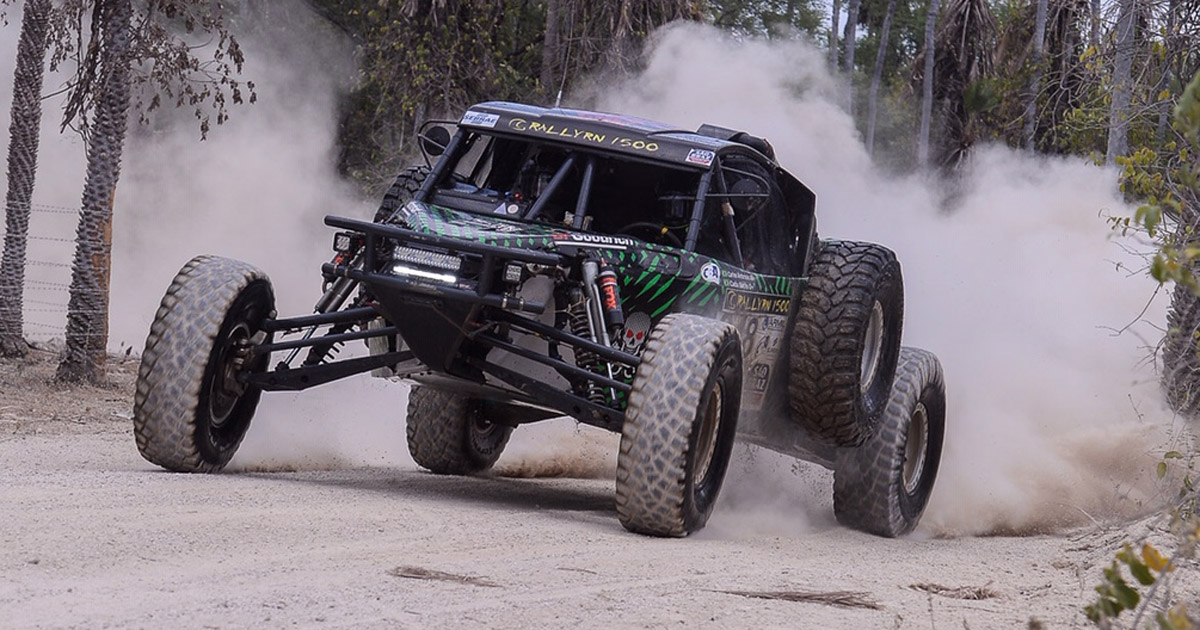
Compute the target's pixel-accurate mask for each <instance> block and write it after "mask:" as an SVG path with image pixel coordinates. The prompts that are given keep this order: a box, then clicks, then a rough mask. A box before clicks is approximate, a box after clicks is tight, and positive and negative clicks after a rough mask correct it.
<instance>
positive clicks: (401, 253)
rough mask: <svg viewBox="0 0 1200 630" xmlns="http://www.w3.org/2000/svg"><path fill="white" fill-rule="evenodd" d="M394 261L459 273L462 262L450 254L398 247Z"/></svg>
mask: <svg viewBox="0 0 1200 630" xmlns="http://www.w3.org/2000/svg"><path fill="white" fill-rule="evenodd" d="M392 260H395V261H396V262H405V263H410V264H413V265H420V266H422V267H434V268H436V269H445V270H446V271H451V272H455V273H457V272H458V270H459V267H460V265H461V264H462V262H461V261H460V260H459V259H458V257H457V256H451V255H450V254H439V253H437V252H431V251H427V250H424V249H416V248H413V247H404V246H399V247H396V249H395V250H394V252H393V253H392Z"/></svg>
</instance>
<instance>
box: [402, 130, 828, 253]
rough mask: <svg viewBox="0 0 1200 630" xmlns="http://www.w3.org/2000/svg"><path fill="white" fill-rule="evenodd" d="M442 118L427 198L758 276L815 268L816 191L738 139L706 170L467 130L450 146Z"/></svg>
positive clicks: (425, 141) (422, 192)
mask: <svg viewBox="0 0 1200 630" xmlns="http://www.w3.org/2000/svg"><path fill="white" fill-rule="evenodd" d="M431 125H455V123H454V122H451V121H431V122H429V123H426V126H425V127H423V128H422V131H421V137H422V143H421V144H422V147H423V149H425V151H426V159H427V160H430V158H431V157H437V158H438V159H436V161H432V162H431V166H430V168H431V173H430V176H429V177H428V178H427V179H426V181H425V183H424V185H423V186H421V188H420V189H419V190H418V191H417V193H416V195H415V196H414V198H415V199H416V200H417V201H423V202H429V203H432V204H434V205H443V206H446V207H451V208H455V209H460V210H466V211H470V212H475V213H481V214H498V215H502V216H505V217H506V218H509V219H517V220H521V221H529V222H542V223H549V224H557V225H561V226H563V227H566V228H571V229H575V230H586V231H591V232H595V233H598V234H612V235H617V234H622V235H629V236H635V237H638V238H642V239H643V240H646V241H648V242H655V243H659V244H664V245H670V246H674V247H677V248H679V249H683V250H685V251H689V252H697V253H700V254H703V255H707V256H711V257H714V258H717V259H720V260H723V261H725V262H728V263H731V264H735V265H737V266H739V267H742V268H745V269H748V270H751V271H755V272H757V273H765V274H769V275H778V276H790V277H797V276H801V275H804V273H805V271H806V270H805V268H804V267H805V261H806V260H807V258H808V250H809V247H810V243H811V240H812V238H813V234H814V231H815V220H814V209H815V202H816V200H815V196H814V195H813V193H812V192H811V191H809V190H808V189H807V188H806V187H805V186H804V185H803V184H801V183H800V182H799V181H797V180H795V178H793V177H792V176H791V175H790V174H788V173H787V172H786V171H784V170H783V169H781V168H779V167H778V166H777V165H775V164H774V163H773V162H772V161H771V160H770V159H769V158H767V157H766V156H764V155H762V154H761V153H759V152H758V151H756V150H754V149H752V148H750V147H749V146H745V145H741V144H738V143H732V142H730V143H726V144H725V146H723V147H722V148H720V149H718V150H717V151H714V152H713V156H712V158H711V164H709V165H707V166H700V165H685V164H677V163H672V162H666V161H662V160H654V159H649V158H645V157H641V156H638V155H631V154H629V153H628V152H615V151H603V150H598V149H591V148H586V147H582V146H579V145H577V144H568V143H556V142H552V141H546V140H543V139H541V138H530V137H528V136H523V135H520V134H514V133H505V132H502V131H497V130H488V131H483V130H478V129H472V128H469V127H465V126H459V127H458V129H457V131H456V132H455V133H454V134H453V135H449V134H448V133H447V134H444V135H443V138H446V136H448V139H446V140H445V141H444V142H438V141H437V140H436V139H434V138H432V136H431V134H430V132H429V130H430V129H431ZM707 127H708V126H705V127H702V128H701V129H702V130H703V129H705V128H707ZM653 135H654V134H648V135H647V137H650V138H652V137H653ZM743 135H744V134H743ZM439 154H440V155H439Z"/></svg>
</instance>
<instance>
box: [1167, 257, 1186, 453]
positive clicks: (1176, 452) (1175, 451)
mask: <svg viewBox="0 0 1200 630" xmlns="http://www.w3.org/2000/svg"><path fill="white" fill-rule="evenodd" d="M1187 251H1188V252H1189V254H1188V256H1189V257H1191V256H1192V254H1191V253H1190V252H1191V248H1189V249H1188V250H1187ZM1163 459H1183V453H1180V452H1179V451H1167V452H1166V453H1163Z"/></svg>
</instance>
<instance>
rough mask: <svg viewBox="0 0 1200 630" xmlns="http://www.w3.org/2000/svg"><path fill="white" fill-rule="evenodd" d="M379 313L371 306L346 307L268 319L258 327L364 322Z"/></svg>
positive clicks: (271, 329) (292, 327) (270, 329)
mask: <svg viewBox="0 0 1200 630" xmlns="http://www.w3.org/2000/svg"><path fill="white" fill-rule="evenodd" d="M378 315H379V311H376V310H375V308H374V307H371V306H360V307H358V308H348V309H346V310H344V311H333V312H332V313H318V314H316V315H305V316H303V317H288V318H286V319H268V320H266V321H264V322H263V323H262V326H260V328H261V329H262V330H264V331H266V332H275V331H278V330H300V329H301V328H308V327H310V326H325V325H327V324H349V323H350V322H359V321H361V322H365V321H367V320H370V319H374V318H375V317H376V316H378Z"/></svg>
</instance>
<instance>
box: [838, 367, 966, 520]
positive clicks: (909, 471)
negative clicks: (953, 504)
mask: <svg viewBox="0 0 1200 630" xmlns="http://www.w3.org/2000/svg"><path fill="white" fill-rule="evenodd" d="M945 433H946V389H945V384H944V382H943V380H942V365H941V363H939V362H938V359H937V357H936V356H934V355H933V353H931V352H927V351H925V350H919V349H916V348H904V349H903V350H901V351H900V367H899V369H898V370H897V373H896V381H895V384H894V385H893V386H892V394H891V397H890V398H889V400H888V406H887V411H886V412H885V413H884V415H883V419H882V421H881V422H880V424H879V427H878V429H877V430H876V432H875V434H874V435H872V436H871V437H870V438H869V439H868V440H867V441H866V442H865V443H863V444H862V445H861V446H858V447H855V448H846V449H839V451H838V455H837V462H836V466H835V468H834V474H833V511H834V514H835V515H836V516H837V520H838V522H839V523H841V524H842V525H845V526H847V527H852V528H854V529H858V530H862V531H864V532H867V533H871V534H877V535H879V536H887V537H889V538H892V537H896V536H902V535H904V534H907V533H909V532H911V531H912V530H913V528H915V527H916V526H917V522H918V521H919V520H920V519H921V514H922V513H923V512H924V511H925V505H926V503H928V502H929V494H930V493H931V492H932V491H933V483H934V481H935V480H936V479H937V472H938V463H939V462H940V461H941V457H942V442H943V440H944V439H945Z"/></svg>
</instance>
